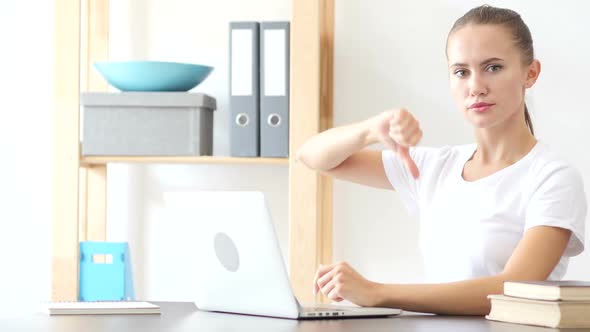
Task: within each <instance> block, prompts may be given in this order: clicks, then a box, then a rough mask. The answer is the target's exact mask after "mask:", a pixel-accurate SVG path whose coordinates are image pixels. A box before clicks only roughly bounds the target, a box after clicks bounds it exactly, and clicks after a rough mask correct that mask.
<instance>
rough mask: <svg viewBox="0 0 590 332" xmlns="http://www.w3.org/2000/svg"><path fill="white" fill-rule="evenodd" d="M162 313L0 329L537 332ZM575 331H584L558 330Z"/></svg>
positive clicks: (413, 318) (454, 321)
mask: <svg viewBox="0 0 590 332" xmlns="http://www.w3.org/2000/svg"><path fill="white" fill-rule="evenodd" d="M156 303H157V304H159V305H160V306H161V308H162V314H161V315H105V316H100V315H97V316H87V315H85V316H80V315H79V316H48V315H47V314H43V313H28V314H24V313H23V314H21V315H15V316H14V317H9V318H0V331H47V332H58V331H59V332H79V331H84V332H94V331H97V332H99V331H100V332H119V331H121V332H123V331H169V332H180V331H199V332H200V331H261V332H264V331H272V332H295V331H297V332H299V331H304V332H310V331H313V332H316V331H317V332H330V331H347V332H353V331H359V332H360V331H363V332H365V331H412V332H422V331H436V332H447V331H448V332H480V331H486V332H488V331H490V332H542V331H559V330H558V329H548V328H542V327H534V326H526V325H515V324H507V323H499V322H491V321H488V320H486V319H484V318H483V317H469V316H465V317H463V316H436V315H426V314H414V313H405V314H403V315H401V316H397V317H387V318H363V319H334V320H314V321H295V320H288V319H279V318H265V317H255V316H245V315H234V314H224V313H212V312H203V311H198V310H197V309H196V307H195V305H194V304H193V303H188V302H156ZM563 331H571V332H574V331H576V332H580V331H588V329H563Z"/></svg>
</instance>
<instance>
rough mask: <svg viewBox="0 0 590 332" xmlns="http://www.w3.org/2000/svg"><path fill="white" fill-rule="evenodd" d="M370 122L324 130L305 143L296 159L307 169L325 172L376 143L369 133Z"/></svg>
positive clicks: (375, 139) (372, 135) (373, 136)
mask: <svg viewBox="0 0 590 332" xmlns="http://www.w3.org/2000/svg"><path fill="white" fill-rule="evenodd" d="M371 125H372V124H371V122H370V120H365V121H362V122H358V123H354V124H351V125H347V126H342V127H336V128H332V129H329V130H326V131H324V132H322V133H320V134H318V135H316V136H314V137H312V138H310V139H309V140H307V141H306V142H305V144H303V145H302V146H301V148H300V149H299V150H298V151H297V154H296V158H297V160H299V161H300V162H303V163H304V164H305V165H306V166H307V167H309V168H311V169H314V170H318V171H327V170H330V169H332V168H334V167H336V166H338V165H340V164H341V163H342V162H343V161H344V160H346V159H347V158H348V157H350V156H351V155H352V154H353V153H355V152H357V151H359V150H361V149H363V148H364V147H366V146H368V145H371V144H374V143H376V142H377V141H378V139H377V137H376V136H375V135H374V134H373V133H372V132H371Z"/></svg>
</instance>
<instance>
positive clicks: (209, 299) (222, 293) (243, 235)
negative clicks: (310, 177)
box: [164, 191, 402, 319]
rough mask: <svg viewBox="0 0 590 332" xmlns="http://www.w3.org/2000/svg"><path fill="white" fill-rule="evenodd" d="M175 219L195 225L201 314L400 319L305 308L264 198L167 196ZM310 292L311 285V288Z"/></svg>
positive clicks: (366, 311) (249, 194)
mask: <svg viewBox="0 0 590 332" xmlns="http://www.w3.org/2000/svg"><path fill="white" fill-rule="evenodd" d="M164 195H165V196H164V198H165V202H166V205H167V208H170V209H171V210H173V211H174V213H175V214H174V216H175V218H183V219H185V221H186V219H187V218H188V219H190V220H189V222H192V223H194V224H195V226H196V227H195V229H196V230H197V231H196V234H194V241H195V242H194V244H193V245H194V247H193V249H192V250H194V249H196V250H195V252H194V262H192V264H196V266H198V270H199V272H198V273H197V276H196V280H195V283H194V286H195V287H194V300H195V304H196V306H197V307H198V308H199V309H201V310H206V311H219V312H227V313H238V314H247V315H258V316H269V317H280V318H290V319H326V318H341V317H378V316H394V315H399V314H400V313H401V312H402V311H401V310H399V309H391V308H367V307H353V306H348V307H347V306H342V305H320V306H314V307H303V306H301V305H300V304H299V302H298V301H297V299H296V298H295V296H294V294H293V291H292V289H291V285H290V282H289V278H288V275H287V271H286V269H285V264H284V262H283V257H282V253H281V249H280V247H279V243H278V240H277V237H276V235H275V231H274V227H273V223H272V221H271V217H270V214H269V211H268V208H267V204H266V201H265V198H264V195H263V193H262V192H254V191H196V192H195V191H191V192H168V193H165V194H164ZM309 288H310V292H311V289H312V285H309Z"/></svg>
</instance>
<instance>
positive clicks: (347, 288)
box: [313, 262, 379, 307]
mask: <svg viewBox="0 0 590 332" xmlns="http://www.w3.org/2000/svg"><path fill="white" fill-rule="evenodd" d="M378 288H379V284H378V283H375V282H372V281H369V280H367V279H365V278H363V276H361V275H360V274H359V273H358V272H356V271H355V270H354V269H353V268H352V267H350V265H348V264H347V263H345V262H341V263H336V264H332V265H320V267H319V268H318V270H317V272H316V275H315V278H314V282H313V293H314V294H317V293H318V292H320V291H321V292H322V294H324V295H325V296H327V297H328V298H329V299H331V300H333V301H336V302H340V301H342V300H344V299H346V300H348V301H350V302H352V303H354V304H357V305H360V306H363V307H372V306H375V305H376V304H377V303H379V302H378V301H379V300H378V295H379V291H378Z"/></svg>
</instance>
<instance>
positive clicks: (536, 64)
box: [524, 59, 541, 89]
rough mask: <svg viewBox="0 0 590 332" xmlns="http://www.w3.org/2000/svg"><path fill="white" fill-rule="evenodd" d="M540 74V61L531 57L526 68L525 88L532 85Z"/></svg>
mask: <svg viewBox="0 0 590 332" xmlns="http://www.w3.org/2000/svg"><path fill="white" fill-rule="evenodd" d="M539 74H541V62H540V61H539V60H537V59H533V62H531V64H530V65H529V66H528V68H527V76H526V81H525V84H524V85H525V88H527V89H528V88H530V87H532V86H533V85H534V84H535V82H537V79H538V78H539Z"/></svg>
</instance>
